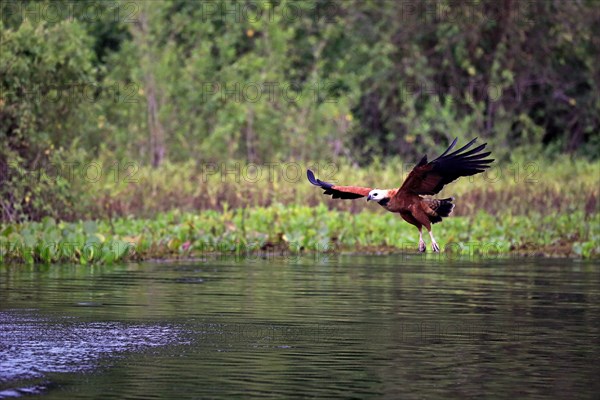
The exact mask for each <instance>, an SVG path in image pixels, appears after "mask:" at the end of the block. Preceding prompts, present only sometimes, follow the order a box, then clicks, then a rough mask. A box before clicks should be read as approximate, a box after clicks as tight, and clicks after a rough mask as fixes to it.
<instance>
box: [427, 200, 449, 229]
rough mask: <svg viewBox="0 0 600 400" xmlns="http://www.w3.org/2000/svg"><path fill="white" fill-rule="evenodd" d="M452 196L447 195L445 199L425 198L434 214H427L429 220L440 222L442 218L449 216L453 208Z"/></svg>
mask: <svg viewBox="0 0 600 400" xmlns="http://www.w3.org/2000/svg"><path fill="white" fill-rule="evenodd" d="M453 201H454V197H448V198H447V199H426V202H427V205H428V206H429V208H431V209H432V210H433V211H435V214H436V215H429V221H431V223H433V224H435V223H436V222H440V221H441V220H442V218H444V217H447V216H449V215H450V214H451V213H452V210H453V209H454V204H452V202H453Z"/></svg>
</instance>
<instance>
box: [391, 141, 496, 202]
mask: <svg viewBox="0 0 600 400" xmlns="http://www.w3.org/2000/svg"><path fill="white" fill-rule="evenodd" d="M457 139H458V138H456V139H454V141H453V142H452V144H451V145H450V147H448V148H447V149H446V151H444V152H443V153H442V155H440V156H439V157H438V158H436V159H435V160H433V161H430V162H427V156H426V155H425V156H423V158H422V159H421V161H420V162H419V163H418V164H417V165H416V166H415V167H414V168H413V170H412V171H411V172H410V174H408V176H407V177H406V180H405V181H404V183H403V184H402V186H401V187H400V190H398V193H397V194H396V195H397V196H400V195H401V194H402V193H413V194H420V195H434V194H436V193H438V192H439V191H440V190H442V188H443V187H444V185H447V184H448V183H450V182H452V181H454V180H456V179H458V178H460V177H461V176H470V175H475V174H478V173H480V172H483V171H484V170H485V169H486V168H489V165H488V164H490V163H491V162H492V161H494V160H493V159H489V158H488V159H486V158H485V157H487V156H489V155H490V154H491V152H489V151H488V152H484V153H480V151H481V150H483V149H484V148H485V146H486V145H487V143H484V144H482V145H480V146H477V147H475V148H474V149H472V150H469V151H466V150H467V149H468V148H469V147H471V146H472V145H473V143H475V141H476V140H477V138H475V139H473V140H471V141H470V142H469V143H467V144H466V145H464V146H463V147H461V148H460V149H458V150H456V151H454V152H453V153H450V154H448V153H449V152H450V150H452V149H453V148H454V146H456V141H457Z"/></svg>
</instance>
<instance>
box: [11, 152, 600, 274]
mask: <svg viewBox="0 0 600 400" xmlns="http://www.w3.org/2000/svg"><path fill="white" fill-rule="evenodd" d="M95 165H100V166H102V167H104V166H108V168H112V169H110V170H104V168H103V169H102V170H101V173H100V179H94V180H93V181H92V180H81V179H79V180H77V179H73V180H71V181H70V182H69V184H70V189H69V190H70V191H71V193H72V196H71V197H72V198H73V199H76V200H73V202H72V204H71V207H70V208H69V209H66V210H59V211H60V212H58V214H57V215H56V218H55V219H52V218H45V219H43V220H42V221H41V222H24V223H4V224H1V225H0V257H2V260H0V261H2V262H4V263H7V262H25V263H36V262H43V263H55V262H78V263H84V264H85V263H113V262H119V261H124V260H138V259H149V258H189V257H201V256H206V255H211V254H237V255H243V254H260V253H265V252H273V253H275V252H280V253H301V252H315V253H318V252H362V251H366V252H382V251H385V252H389V251H393V252H397V251H402V252H413V251H414V250H415V249H416V247H417V239H418V235H417V231H416V229H415V228H414V227H413V226H411V225H408V224H406V223H405V222H403V221H402V220H401V219H400V218H399V217H398V216H397V215H393V214H390V213H388V212H385V211H384V210H382V209H380V206H379V205H377V204H373V203H369V204H366V203H365V202H364V201H361V200H356V201H340V200H332V199H331V198H330V197H328V196H323V195H322V192H321V190H319V189H318V188H315V187H314V186H312V185H310V184H309V183H308V182H307V180H306V177H305V169H306V168H311V169H314V170H315V173H316V174H317V176H318V177H319V178H321V179H323V180H327V181H331V182H334V183H338V184H358V185H364V186H370V187H378V188H392V187H397V186H399V185H400V183H401V182H402V180H403V179H404V177H405V176H406V174H407V173H408V172H409V171H410V169H411V168H412V166H413V163H412V162H411V163H408V164H405V163H402V162H401V161H400V160H395V161H394V160H392V161H387V162H385V163H383V162H377V161H376V162H374V163H373V165H371V166H370V167H367V168H355V167H353V166H351V165H348V164H332V163H323V162H321V163H312V164H300V163H279V164H277V163H272V164H259V165H257V166H255V167H252V166H250V165H247V164H238V163H230V164H228V165H223V164H202V163H191V162H190V163H183V164H169V163H166V164H164V165H163V166H161V167H160V168H158V169H152V168H149V167H141V166H138V165H136V164H135V163H127V162H121V163H120V165H121V166H123V165H126V166H128V168H127V169H122V170H120V171H119V173H118V174H117V173H116V172H115V169H114V165H115V162H114V161H110V160H108V159H98V160H96V161H95ZM495 165H496V166H495V168H494V169H492V170H490V171H488V172H487V173H485V174H479V175H476V176H474V177H467V178H462V179H459V180H458V181H456V182H453V183H452V184H451V185H448V186H447V187H446V188H444V190H443V191H442V192H441V193H440V194H439V195H438V196H439V197H448V196H454V197H455V198H456V201H455V203H456V208H455V211H454V215H453V216H452V217H450V218H447V219H445V220H444V222H442V223H441V224H436V225H434V233H435V236H436V238H437V241H438V243H439V244H440V245H441V246H442V248H443V249H444V248H445V250H446V251H447V254H451V253H452V254H453V253H459V254H468V255H475V256H477V255H482V254H483V255H485V253H493V254H503V255H510V254H525V255H542V254H543V255H557V256H571V257H582V258H597V257H599V256H600V247H599V246H600V245H599V243H600V233H599V228H598V227H599V226H600V212H599V209H598V197H599V190H598V187H599V186H600V184H599V183H600V161H594V162H590V161H585V160H578V159H573V158H570V157H567V156H560V157H557V158H555V159H552V160H548V159H544V160H540V161H531V160H528V159H526V158H518V157H517V156H513V159H511V160H510V161H507V162H504V163H502V162H498V163H497V164H495ZM73 176H75V177H77V176H80V175H78V174H74V175H73ZM31 185H35V182H31ZM31 196H34V195H31ZM26 200H27V201H31V199H29V198H28V199H26ZM40 200H43V199H40ZM66 218H70V219H71V220H72V222H68V220H67V219H66Z"/></svg>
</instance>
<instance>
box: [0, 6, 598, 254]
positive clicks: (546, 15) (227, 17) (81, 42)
mask: <svg viewBox="0 0 600 400" xmlns="http://www.w3.org/2000/svg"><path fill="white" fill-rule="evenodd" d="M257 7H258V9H257ZM261 7H269V9H261ZM597 16H598V7H597V4H596V3H595V2H593V1H579V2H549V1H545V0H540V1H533V2H496V1H491V0H490V1H487V0H486V1H476V2H454V1H446V0H441V1H434V2H419V1H415V2H404V3H401V4H397V3H395V2H392V1H363V0H344V1H333V0H331V1H330V0H306V1H287V0H281V1H279V0H278V1H274V2H246V1H229V0H222V1H210V2H204V1H187V0H175V1H152V2H148V1H130V0H127V1H115V2H97V1H94V2H87V1H81V2H72V1H68V0H24V1H3V2H2V3H0V50H1V54H2V57H0V221H2V224H3V225H2V232H3V234H2V237H3V239H2V240H3V241H4V242H3V243H5V244H6V243H9V242H10V243H11V245H10V246H11V247H10V249H9V250H8V251H7V250H3V251H5V257H4V259H5V260H8V259H11V260H12V259H15V260H23V261H26V262H32V261H35V260H40V261H45V262H51V261H56V260H62V259H65V260H73V261H80V260H84V258H82V257H84V253H83V251H84V247H85V244H86V243H87V242H88V240H96V241H95V242H90V243H97V244H98V243H99V244H101V246H100V245H99V246H97V247H98V249H95V248H94V250H93V251H94V254H93V256H92V257H91V259H92V261H104V262H112V261H114V260H116V259H122V258H124V257H161V256H170V255H178V254H179V251H178V250H177V249H178V248H179V247H180V246H182V244H180V243H179V244H177V243H178V242H177V241H175V242H172V243H175V244H172V246H171V247H169V246H168V245H166V244H165V240H166V243H169V240H171V239H168V238H171V237H172V236H173V237H174V236H177V237H178V238H179V239H178V240H181V241H183V242H182V243H186V242H188V241H189V242H190V243H191V244H190V246H191V247H190V249H188V250H186V251H187V252H193V250H194V247H193V246H194V244H193V243H195V242H198V241H200V242H203V239H198V238H197V237H196V236H195V235H196V234H197V232H196V231H194V232H196V233H193V232H192V233H189V235H190V236H189V237H185V236H182V237H180V236H181V235H183V234H180V233H178V232H179V231H177V232H175V231H176V230H177V229H183V228H177V227H178V226H179V227H181V226H184V225H181V224H183V222H181V221H180V219H182V220H183V219H184V220H186V221H188V220H190V219H194V218H200V220H199V221H204V219H206V221H207V222H206V223H207V224H209V225H210V224H211V223H213V222H210V221H215V222H214V223H215V224H217V223H218V221H221V222H222V223H225V222H224V221H229V220H230V219H231V221H230V222H231V224H233V226H236V227H237V228H236V229H237V230H236V231H235V232H236V233H235V235H234V237H235V240H236V241H238V242H239V243H244V241H245V242H248V243H249V242H250V241H253V240H255V239H256V240H258V239H257V238H263V239H264V237H265V235H266V237H267V239H264V240H266V241H270V242H273V243H274V246H276V247H278V246H283V245H284V244H285V243H288V242H291V241H294V240H295V239H294V240H292V239H289V240H288V241H286V240H284V239H283V238H284V237H286V238H297V237H302V238H304V239H302V240H301V242H302V243H303V244H302V246H304V247H305V248H306V249H309V250H316V248H315V246H316V244H315V243H317V242H318V241H320V240H325V241H327V242H328V243H331V244H335V246H333V245H332V247H335V248H339V249H343V250H352V249H353V248H354V246H356V249H360V248H362V249H367V248H371V247H373V248H377V247H380V246H384V247H388V246H397V243H398V240H402V241H404V240H405V238H406V239H407V241H408V242H412V241H413V239H414V232H411V229H412V227H410V226H409V225H406V226H403V223H401V221H399V220H398V221H397V218H396V216H392V215H387V214H385V213H383V212H382V211H380V213H381V215H377V216H374V215H371V211H373V209H374V208H376V207H377V206H376V205H370V206H369V207H368V208H367V212H365V213H364V214H356V213H357V212H359V211H361V210H363V209H364V208H365V205H364V204H359V203H357V202H329V201H327V202H325V200H324V199H323V197H322V196H321V194H320V192H319V191H318V190H316V188H314V187H311V186H310V185H309V184H308V183H307V182H306V181H305V178H304V172H305V169H306V168H307V167H310V168H313V169H315V172H317V174H318V176H319V177H320V178H322V179H324V180H330V181H334V182H349V183H355V184H364V185H370V186H375V185H376V186H378V187H394V186H397V185H398V184H399V183H400V182H401V181H402V179H403V177H404V176H405V175H406V173H407V172H408V170H409V168H410V167H412V165H413V164H414V163H415V162H416V160H417V159H418V158H420V157H421V156H422V154H424V153H427V154H429V155H430V156H431V155H434V154H437V153H439V152H440V151H441V150H442V149H444V148H445V147H446V146H447V144H448V143H449V141H450V140H451V139H452V138H454V137H455V136H457V137H458V138H459V140H460V141H461V142H464V141H466V140H468V139H471V138H472V137H473V136H479V137H480V138H481V139H482V140H485V141H486V142H488V143H489V147H490V149H491V150H492V151H493V156H494V158H496V160H497V163H496V164H495V167H496V169H494V170H492V171H490V172H489V173H487V174H486V175H485V176H484V175H479V176H477V177H475V178H473V179H462V180H459V181H458V182H457V183H456V184H454V185H452V186H450V187H448V188H447V189H446V190H445V193H442V194H441V195H442V196H444V195H453V196H455V197H457V204H458V206H457V209H456V217H455V218H450V219H448V220H447V221H445V222H444V223H443V224H441V225H440V227H437V226H436V232H439V233H438V234H439V235H440V237H441V238H443V239H444V240H450V241H451V240H460V241H464V240H467V239H468V238H467V237H463V236H460V235H465V234H466V233H464V232H465V231H464V230H460V232H459V229H458V225H460V224H466V225H465V226H471V225H473V226H479V224H481V225H482V226H484V227H485V229H484V230H481V232H480V234H481V236H477V234H475V237H472V234H473V232H479V231H477V230H473V229H474V228H473V229H471V228H469V231H468V232H470V233H471V235H469V237H472V239H473V240H482V241H491V240H500V239H499V238H500V237H503V239H501V241H502V243H503V244H502V246H501V248H502V249H503V250H502V252H503V253H505V252H506V251H510V248H511V246H515V247H516V248H518V247H519V246H520V245H518V244H515V243H517V242H519V243H521V242H523V241H524V240H526V241H527V242H528V243H529V242H533V243H534V245H535V246H537V247H539V248H540V249H543V250H541V251H542V252H543V253H547V251H546V250H547V249H549V248H550V247H552V246H554V247H556V246H558V244H559V243H560V248H561V249H562V250H560V251H558V253H560V254H574V255H579V256H583V257H593V256H595V255H597V253H598V251H597V248H596V247H594V244H593V243H594V242H595V241H596V240H597V237H596V236H594V231H593V228H592V227H591V224H592V222H594V221H597V219H598V212H599V211H598V198H599V197H600V196H599V192H598V187H599V186H600V185H599V183H600V162H599V161H598V154H600V135H599V134H598V132H600V96H599V93H600V90H599V81H598V79H597V78H598V76H600V73H599V70H598V68H599V66H598V63H597V60H598V59H599V58H600V53H599V52H600V43H598V38H599V37H600V32H599V31H598V24H597V23H596V22H597ZM257 174H258V175H257ZM323 205H326V207H327V208H328V209H329V211H325V209H324V208H323ZM306 206H311V207H316V208H315V209H314V210H313V211H310V212H309V211H308V210H309V209H305V208H304V207H306ZM281 207H289V210H290V211H289V214H290V215H291V216H293V215H296V214H295V213H300V214H302V213H317V214H319V215H321V214H320V213H325V214H322V215H323V218H324V219H330V218H334V219H335V218H338V219H343V220H347V221H349V222H348V224H349V225H351V226H354V225H359V221H362V218H364V219H365V220H372V221H373V223H375V222H376V221H380V225H381V226H387V224H390V226H392V227H393V228H391V230H389V229H388V230H383V231H382V232H380V233H378V234H379V235H383V236H382V237H376V236H372V235H371V234H369V235H367V234H366V233H365V231H364V230H363V229H358V228H356V229H355V228H349V227H346V228H343V227H340V226H337V225H335V226H334V225H331V226H330V225H327V224H335V222H333V221H331V222H325V221H319V222H316V221H313V222H306V223H305V224H306V226H305V229H306V230H307V231H306V232H302V231H298V230H297V229H296V228H294V229H292V230H288V228H289V227H287V225H284V226H281V227H280V228H278V232H275V233H274V232H272V231H271V230H269V229H267V228H268V225H267V226H265V227H263V226H262V225H260V224H259V225H257V226H253V225H252V223H250V222H248V224H247V225H239V224H238V222H239V223H240V224H241V221H234V219H235V218H233V217H231V218H230V217H228V215H229V213H233V215H246V214H247V218H249V221H250V220H251V219H252V218H253V217H252V216H253V215H261V214H260V213H267V214H268V213H282V214H285V212H283V211H281ZM231 210H236V211H231ZM242 210H244V211H242ZM276 210H279V211H276ZM216 212H220V213H221V214H216ZM327 213H330V214H327ZM338 213H340V214H338ZM277 215H279V214H277ZM311 215H312V214H311ZM192 216H194V217H192ZM240 218H241V217H240ZM256 218H258V217H256ZM273 218H274V217H273ZM281 218H283V217H281ZM290 218H291V217H290ZM297 218H298V221H297V224H300V225H299V226H301V225H302V224H301V222H300V220H301V218H300V216H299V215H298V217H297ZM52 220H54V221H59V222H56V223H55V224H52V223H51V222H50V221H52ZM86 221H87V222H86ZM89 221H96V222H89ZM152 221H156V223H159V222H160V221H163V222H162V223H163V224H166V225H165V227H164V229H163V228H161V229H162V230H161V229H158V228H157V229H156V230H155V231H153V233H152V234H150V233H148V232H145V231H144V229H145V228H143V227H142V226H140V224H142V225H143V226H154V225H153V223H152ZM165 221H168V223H167V222H165ZM386 221H387V222H386ZM492 221H495V222H494V223H492ZM527 221H530V222H527ZM561 221H562V222H561ZM198 223H200V222H198ZM256 223H257V224H258V222H256ZM271 223H272V224H275V225H273V226H278V225H277V222H275V220H272V221H271ZM194 224H195V223H194ZM290 224H291V225H293V226H295V225H294V224H293V223H291V222H290ZM323 224H326V225H323ZM352 224H354V225H352ZM457 224H458V225H457ZM510 224H514V226H512V227H511V225H510ZM492 225H493V226H492ZM563 225H564V226H563ZM194 226H196V227H197V225H194ZM324 226H326V227H327V229H326V230H325V231H323V229H325V228H324ZM519 226H526V228H523V229H524V231H523V232H520V231H519V229H518V227H519ZM536 227H537V228H536ZM565 227H568V229H567V228H565ZM119 229H120V231H118V232H117V230H119ZM190 229H192V228H190ZM194 229H196V228H194ZM197 229H200V230H199V231H201V230H202V228H197ZM215 229H216V230H217V231H219V229H221V230H222V229H225V227H220V228H215ZM290 229H291V228H290ZM298 229H299V228H298ZM344 229H349V230H350V231H348V232H346V231H345V230H344ZM352 229H355V230H352ZM395 229H401V231H398V232H396V230H395ZM495 229H499V232H502V233H503V235H500V234H499V233H494V232H496V231H495ZM172 230H174V231H172ZM199 231H198V232H199ZM309 231H310V232H313V231H315V232H322V231H323V232H325V233H322V234H321V233H319V234H312V233H310V232H309ZM219 232H220V231H219ZM404 232H406V233H404ZM486 232H487V233H488V235H489V237H485V236H484V234H485V233H486ZM207 235H213V236H211V240H220V239H219V238H220V235H221V233H219V234H215V233H212V232H209V233H208V234H207ZM236 235H237V236H236ZM246 235H247V236H246ZM277 235H279V236H277ZM315 235H316V236H315ZM352 235H357V236H355V240H358V242H351V240H352V239H350V238H351V237H352ZM361 235H362V236H361ZM365 235H366V236H365ZM373 235H375V233H373ZM387 235H390V236H389V238H388V239H387V240H386V239H384V238H383V237H387ZM93 237H96V239H93ZM124 237H143V238H144V240H147V242H143V243H145V244H143V245H142V244H141V243H140V244H137V242H136V246H137V247H136V253H135V256H133V255H131V254H129V252H128V251H126V250H117V251H116V252H114V251H113V252H111V251H108V250H107V248H106V247H105V245H104V243H109V244H111V245H112V244H113V242H114V243H116V246H117V247H118V248H119V249H120V247H119V246H120V244H121V242H118V241H117V242H115V241H116V240H123V239H122V238H124ZM90 238H92V239H90ZM315 238H316V239H315ZM409 238H410V239H409ZM494 238H496V239H494ZM526 238H527V239H526ZM184 239H185V240H184ZM205 239H207V240H208V238H205ZM65 240H66V241H69V242H73V243H77V245H76V246H75V247H76V248H75V249H73V250H68V249H67V250H65V249H59V250H52V249H51V248H50V247H51V246H50V247H49V246H47V245H46V244H45V243H56V242H60V241H65ZM228 240H229V239H227V240H225V242H224V243H229V242H228ZM261 240H262V239H261ZM315 240H316V241H315ZM124 241H125V242H126V240H124ZM305 241H308V242H305ZM369 241H370V242H369ZM441 241H442V243H443V240H441ZM309 242H310V243H312V244H310V243H309ZM90 246H91V245H90ZM90 246H88V247H90ZM173 246H174V247H173ZM548 246H550V247H548ZM284 247H285V246H284ZM15 249H16V250H15ZM18 249H21V250H18ZM28 249H33V250H32V251H29V250H28ZM165 249H166V250H165ZM167 250H168V251H167ZM121 251H123V252H121ZM550 253H551V252H550ZM185 254H187V253H185ZM86 257H87V256H86Z"/></svg>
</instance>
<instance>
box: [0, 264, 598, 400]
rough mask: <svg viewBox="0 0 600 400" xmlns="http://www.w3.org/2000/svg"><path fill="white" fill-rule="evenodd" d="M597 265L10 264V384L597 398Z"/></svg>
mask: <svg viewBox="0 0 600 400" xmlns="http://www.w3.org/2000/svg"><path fill="white" fill-rule="evenodd" d="M599 344H600V266H599V265H598V263H597V262H581V261H573V260H566V259H558V260H552V259H515V258H512V259H507V260H499V259H494V260H462V261H461V260H454V261H453V260H441V259H434V258H424V257H418V256H416V257H411V256H406V255H404V256H323V255H321V256H314V257H313V256H306V257H302V258H278V257H267V258H261V257H256V258H251V259H233V258H218V259H202V260H197V261H193V262H192V261H188V262H178V263H140V264H126V265H117V266H94V267H90V266H74V265H54V266H35V267H28V266H23V265H13V266H3V267H0V399H2V398H15V397H29V396H33V397H36V398H45V399H55V398H56V399H64V398H69V399H71V398H84V399H96V398H102V399H113V398H114V399H122V398H140V399H142V398H143V399H151V398H178V399H204V398H223V399H229V398H236V397H237V398H240V397H243V398H252V397H254V398H291V397H317V398H328V399H332V398H403V399H432V398H444V399H446V398H465V397H471V398H490V397H494V398H512V399H515V398H540V399H541V398H548V397H553V398H569V399H570V398H584V399H585V398H588V399H594V398H598V397H597V396H598V393H600V379H599V377H600V345H599Z"/></svg>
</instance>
